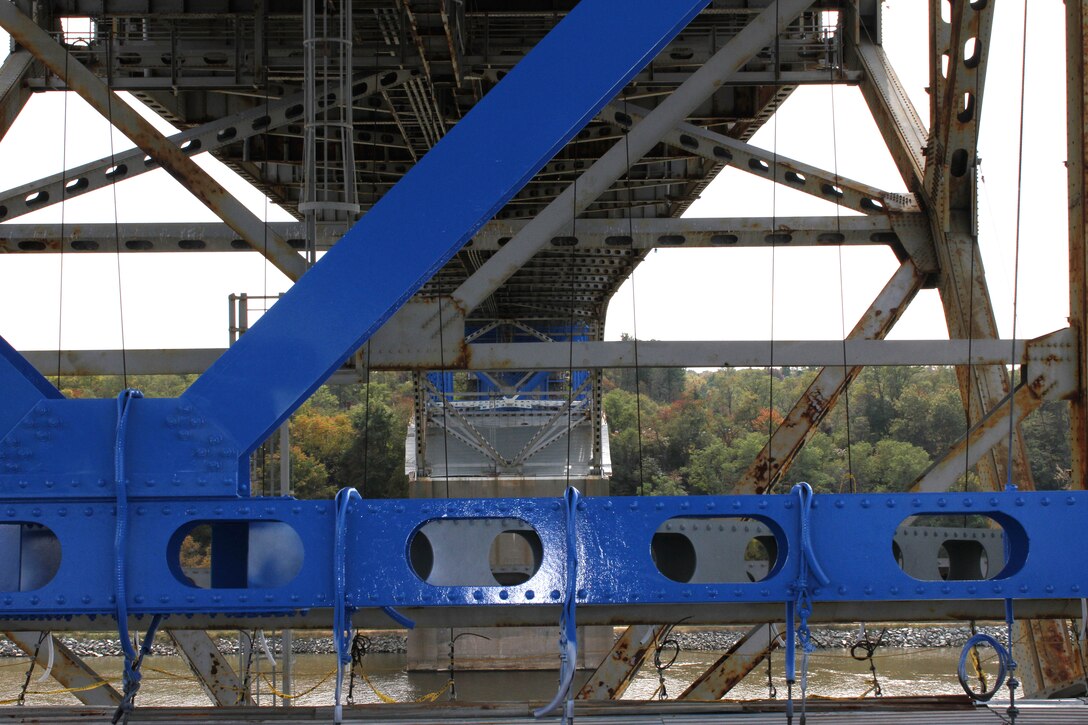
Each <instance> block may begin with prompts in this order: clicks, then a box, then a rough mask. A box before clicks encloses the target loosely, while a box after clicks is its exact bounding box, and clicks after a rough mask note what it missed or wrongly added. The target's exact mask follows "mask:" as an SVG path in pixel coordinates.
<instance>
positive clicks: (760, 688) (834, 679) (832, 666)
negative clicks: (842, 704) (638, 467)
mask: <svg viewBox="0 0 1088 725" xmlns="http://www.w3.org/2000/svg"><path fill="white" fill-rule="evenodd" d="M775 654H776V656H774V658H773V659H772V665H771V669H772V673H771V674H772V678H771V683H772V685H773V687H774V688H775V689H777V697H779V698H785V696H786V683H785V680H784V671H783V659H782V657H781V653H780V652H779V653H775ZM717 657H718V655H717V654H715V653H710V652H681V653H680V655H679V656H678V658H677V660H676V662H675V663H674V664H673V665H672V666H671V667H669V668H668V669H666V670H664V671H663V672H661V673H660V676H661V677H663V678H664V684H665V691H666V693H667V695H668V696H669V697H670V698H671V697H676V696H677V695H678V694H680V693H681V692H682V691H683V690H684V688H686V687H687V686H688V684H690V683H691V682H692V681H693V680H694V679H695V678H696V677H697V676H698V675H699V674H701V673H702V672H703V671H704V670H705V669H706V668H707V667H709V666H710V665H711V664H712V663H713V662H714V661H715V660H716V659H717ZM958 657H959V649H958V648H954V647H945V648H936V649H918V648H908V649H896V648H881V649H880V650H878V652H877V655H876V657H875V664H876V668H877V680H878V682H879V683H880V687H881V689H882V691H883V694H884V695H888V696H896V695H898V696H904V695H941V694H955V693H961V692H962V690H961V689H960V686H959V682H958V680H957V677H956V666H957V662H958ZM232 659H234V658H232ZM122 661H123V660H122V659H121V658H120V657H101V658H92V659H89V660H88V662H89V664H90V665H91V666H92V667H94V668H95V670H96V671H98V672H99V673H100V674H101V675H102V676H103V677H105V678H106V679H108V680H110V681H111V682H112V683H114V685H115V686H116V687H118V688H120V685H119V684H118V683H119V681H120V674H121V665H122ZM28 663H29V660H27V659H25V658H11V659H10V660H7V659H6V658H5V660H0V699H4V700H6V699H9V698H14V697H16V696H17V695H18V693H19V691H20V689H21V688H22V686H23V681H24V679H25V677H26V670H27V665H28ZM255 663H256V660H254V669H255ZM363 664H364V666H365V674H366V680H364V679H362V678H360V677H356V678H355V683H354V691H353V693H352V694H353V696H354V700H355V702H357V703H376V702H380V701H382V699H383V697H384V698H388V699H392V700H396V701H398V702H409V701H413V700H419V699H420V698H424V697H426V696H427V695H429V694H433V693H436V692H438V693H440V694H439V695H437V697H438V699H441V700H446V699H449V697H450V690H449V688H448V686H447V682H448V679H449V674H448V673H446V672H440V673H418V672H412V673H408V672H406V671H405V656H404V655H403V654H369V655H367V656H366V657H365V658H364V660H363ZM798 664H800V661H799V662H798ZM335 666H336V661H335V658H334V657H333V656H332V655H296V656H295V661H294V692H296V693H304V694H301V696H299V697H297V698H295V699H293V702H294V703H297V704H301V705H328V704H331V703H332V700H333V686H334V684H335V675H334V674H333V673H334V670H335ZM143 671H144V677H143V686H142V688H141V690H140V694H139V700H138V702H139V704H143V705H148V706H184V705H207V704H208V700H207V698H206V697H205V696H204V693H203V692H202V691H201V689H200V687H199V685H198V684H197V683H196V681H195V679H194V678H193V675H192V674H191V673H190V671H189V669H188V667H187V666H186V664H185V663H184V662H183V661H182V660H181V659H180V658H179V657H148V658H147V659H146V660H145V662H144V668H143ZM40 674H41V670H40V669H35V672H34V674H33V676H32V678H31V683H30V686H29V688H28V694H27V696H26V703H27V704H28V705H73V704H76V703H77V701H76V699H75V697H74V696H73V695H71V694H67V693H57V692H55V690H56V688H57V687H58V685H57V684H56V683H55V681H53V680H52V679H49V680H47V681H45V682H41V683H39V682H36V680H37V678H38V676H39V675H40ZM588 675H589V673H588V672H585V673H580V676H581V677H582V678H583V679H584V678H585V677H588ZM251 676H252V677H257V678H258V681H259V688H258V697H259V700H260V702H261V704H264V705H271V704H272V700H273V698H274V697H275V695H274V691H273V686H274V687H275V688H276V689H279V687H280V686H281V684H282V683H281V682H279V680H278V676H276V677H274V676H273V675H272V674H271V673H270V666H269V663H268V662H267V661H266V660H263V659H262V660H261V673H260V674H256V673H254V674H253V675H251ZM556 678H557V674H556V672H554V671H553V672H458V673H455V683H456V695H457V699H458V700H462V701H476V702H480V701H509V700H516V701H526V700H529V701H534V700H548V699H550V698H551V696H552V695H553V694H554V692H555V688H556V684H557V682H556ZM367 680H369V683H368V682H367ZM579 682H581V680H580V681H579ZM660 685H661V682H660V679H659V672H658V671H657V670H656V669H655V668H654V667H652V666H648V667H645V668H643V670H642V672H641V673H640V674H639V676H638V678H637V679H636V681H635V682H633V683H632V685H631V686H630V688H629V689H628V690H627V692H626V694H625V696H624V698H625V699H629V700H645V699H649V698H653V697H656V696H657V693H659V691H660ZM808 685H809V694H810V695H814V696H823V697H861V696H862V695H866V696H867V697H873V693H872V690H871V688H872V685H873V675H872V673H871V672H870V671H869V663H868V662H866V661H857V660H855V659H853V658H851V657H850V655H849V653H847V652H845V651H843V650H820V651H817V652H815V653H813V655H811V658H810V667H809V677H808ZM344 692H345V695H346V694H347V683H346V682H345V688H344ZM770 692H771V690H770V688H769V687H768V679H767V667H766V664H762V665H760V667H759V668H758V669H757V671H756V672H753V673H752V674H751V675H749V677H748V678H747V679H746V680H745V681H744V682H742V683H741V684H740V685H739V686H738V687H737V688H735V689H734V691H733V693H732V694H731V695H730V697H731V698H736V699H765V698H767V697H768V694H769V693H770ZM379 693H380V694H379ZM866 693H868V694H866ZM798 694H799V693H797V692H796V691H795V696H796V695H798ZM387 701H388V700H387Z"/></svg>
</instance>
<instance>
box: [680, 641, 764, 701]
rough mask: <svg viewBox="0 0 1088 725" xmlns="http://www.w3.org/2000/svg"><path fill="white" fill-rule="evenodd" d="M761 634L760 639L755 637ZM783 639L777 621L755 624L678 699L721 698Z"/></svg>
mask: <svg viewBox="0 0 1088 725" xmlns="http://www.w3.org/2000/svg"><path fill="white" fill-rule="evenodd" d="M757 637H758V638H759V639H758V640H757V639H755V638H757ZM779 642H780V637H779V635H778V631H777V630H776V629H775V628H774V625H769V624H764V625H759V626H757V627H753V628H752V629H750V630H748V632H747V633H746V634H745V635H744V636H743V637H741V638H740V639H739V640H738V641H737V642H735V643H733V646H732V647H730V648H729V650H728V651H727V652H726V653H725V654H723V655H722V656H721V657H720V658H718V660H717V661H716V662H715V663H714V664H713V665H711V666H710V667H709V668H708V669H707V670H706V671H705V672H703V674H701V675H700V676H699V677H697V678H696V679H695V681H694V682H692V683H691V684H690V685H688V688H687V689H686V690H684V691H683V692H682V693H680V695H679V697H678V698H677V699H678V700H718V699H721V698H722V697H724V696H725V694H726V693H728V692H729V691H730V690H732V689H733V688H734V687H735V686H736V685H737V683H739V682H740V681H741V680H743V679H744V678H745V677H746V676H747V675H748V673H750V672H751V671H752V670H754V669H755V667H756V665H758V664H759V663H760V662H762V661H763V660H764V659H766V658H767V657H768V656H769V655H770V653H771V652H773V651H774V650H775V649H776V648H777V647H778V646H779Z"/></svg>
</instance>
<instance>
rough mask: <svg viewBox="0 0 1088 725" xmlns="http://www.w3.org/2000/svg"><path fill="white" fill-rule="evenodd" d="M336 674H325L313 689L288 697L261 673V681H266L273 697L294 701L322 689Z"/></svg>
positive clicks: (331, 672) (334, 672) (334, 671)
mask: <svg viewBox="0 0 1088 725" xmlns="http://www.w3.org/2000/svg"><path fill="white" fill-rule="evenodd" d="M335 674H336V670H330V671H329V672H327V673H325V676H324V677H322V678H321V679H320V680H318V681H317V684H316V685H314V686H313V687H311V688H310V689H308V690H304V691H302V692H296V693H295V694H293V695H288V694H287V693H286V692H280V691H279V690H277V689H276V687H275V686H274V685H273V684H272V683H271V682H270V681H269V679H268V675H266V674H265V673H263V672H262V673H261V679H262V680H264V684H265V685H266V686H267V687H268V689H269V691H270V692H271V693H272V694H273V695H275V696H276V697H282V698H283V699H284V700H294V699H296V698H299V697H305V696H306V695H309V694H310V693H311V692H313V691H314V690H316V689H317V688H319V687H321V686H322V685H324V684H325V683H326V682H328V680H329V678H330V677H332V676H333V675H335Z"/></svg>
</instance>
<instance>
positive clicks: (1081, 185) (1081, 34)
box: [1065, 2, 1088, 488]
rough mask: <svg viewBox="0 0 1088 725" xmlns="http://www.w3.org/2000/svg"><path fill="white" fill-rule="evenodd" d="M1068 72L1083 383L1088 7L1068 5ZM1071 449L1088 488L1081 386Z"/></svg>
mask: <svg viewBox="0 0 1088 725" xmlns="http://www.w3.org/2000/svg"><path fill="white" fill-rule="evenodd" d="M1065 13H1066V16H1065V37H1066V55H1067V60H1066V73H1067V76H1068V79H1069V80H1068V86H1067V89H1068V91H1067V94H1066V98H1067V99H1068V104H1069V105H1068V110H1067V113H1068V116H1069V118H1068V131H1067V133H1068V136H1067V147H1068V154H1067V156H1066V158H1067V159H1068V161H1067V162H1066V167H1067V169H1068V174H1069V326H1070V327H1071V328H1073V331H1074V334H1075V335H1076V338H1077V341H1078V344H1079V346H1080V354H1079V357H1078V362H1079V365H1078V369H1079V370H1080V371H1082V372H1081V376H1080V377H1081V379H1082V380H1086V379H1088V376H1086V375H1085V374H1084V372H1083V371H1086V370H1088V356H1086V355H1088V219H1086V214H1085V205H1086V204H1088V197H1086V190H1088V115H1086V114H1085V108H1088V76H1086V74H1085V59H1086V58H1088V55H1086V53H1088V6H1086V5H1085V4H1084V3H1076V2H1070V3H1066V5H1065ZM1069 423H1070V435H1071V440H1070V449H1071V451H1072V454H1073V455H1072V459H1073V460H1072V466H1073V479H1072V480H1073V485H1074V486H1077V487H1081V488H1083V487H1085V486H1088V385H1086V384H1082V385H1081V386H1079V387H1078V389H1077V391H1076V394H1075V395H1074V396H1073V398H1072V399H1071V402H1070V408H1069Z"/></svg>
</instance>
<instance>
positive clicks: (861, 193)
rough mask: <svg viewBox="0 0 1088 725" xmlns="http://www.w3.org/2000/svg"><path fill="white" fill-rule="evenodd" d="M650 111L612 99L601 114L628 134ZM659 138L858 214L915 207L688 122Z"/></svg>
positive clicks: (902, 198)
mask: <svg viewBox="0 0 1088 725" xmlns="http://www.w3.org/2000/svg"><path fill="white" fill-rule="evenodd" d="M649 113H650V111H647V110H646V109H644V108H640V107H638V106H636V105H635V104H632V103H622V102H620V103H617V102H613V103H610V104H608V106H606V107H605V113H604V114H602V116H601V118H602V120H604V121H606V122H608V123H612V124H615V125H617V126H619V127H620V128H622V129H624V130H626V131H627V132H628V133H630V132H631V129H633V128H637V126H638V124H639V123H642V122H644V120H645V118H646V116H647V115H648V114H649ZM661 140H662V141H663V142H664V143H666V144H669V145H670V146H673V147H675V148H678V149H685V150H687V151H689V152H691V153H694V154H697V155H698V156H701V157H703V158H705V159H708V160H710V161H713V162H715V163H718V164H724V165H726V166H730V167H733V168H736V169H740V170H741V171H745V172H747V173H750V174H753V175H755V176H758V177H760V178H764V179H769V180H771V181H773V182H775V183H778V184H782V185H783V186H786V187H789V188H791V189H796V190H798V191H801V192H803V193H805V194H809V195H810V196H815V197H817V198H819V199H823V200H824V201H828V202H831V203H833V204H838V205H840V206H842V207H843V208H845V209H850V210H852V211H857V212H861V213H863V214H882V213H886V212H888V211H896V212H910V211H913V210H916V209H917V208H918V205H917V203H916V202H915V200H914V199H913V198H911V197H910V196H909V195H908V196H904V195H903V194H892V193H889V192H886V191H882V190H881V189H877V188H876V187H874V186H869V185H868V184H863V183H861V182H860V181H854V180H852V179H847V178H845V177H843V176H839V175H837V174H834V173H832V172H830V171H826V170H824V169H820V168H817V167H815V166H812V165H811V164H806V163H804V162H801V161H797V160H794V159H790V158H786V157H785V156H782V155H780V154H777V153H772V152H769V151H765V150H764V149H761V148H759V147H757V146H753V145H752V144H749V143H745V142H744V141H738V140H737V139H734V138H730V137H728V136H725V135H724V134H720V133H715V132H714V131H709V130H707V129H705V128H700V127H698V126H695V125H693V124H690V123H679V124H677V125H676V127H675V128H674V129H672V130H670V131H669V132H668V133H666V134H665V135H664V136H663V137H662V138H661Z"/></svg>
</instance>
